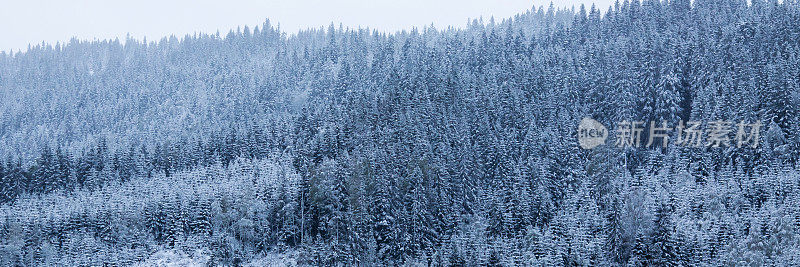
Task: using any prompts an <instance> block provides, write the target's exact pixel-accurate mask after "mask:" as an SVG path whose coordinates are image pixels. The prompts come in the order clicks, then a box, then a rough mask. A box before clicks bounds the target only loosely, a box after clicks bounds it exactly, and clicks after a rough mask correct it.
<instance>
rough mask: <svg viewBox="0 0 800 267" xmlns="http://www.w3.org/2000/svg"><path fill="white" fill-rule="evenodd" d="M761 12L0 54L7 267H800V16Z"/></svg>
mask: <svg viewBox="0 0 800 267" xmlns="http://www.w3.org/2000/svg"><path fill="white" fill-rule="evenodd" d="M750 2H751V3H750V4H748V3H747V2H746V1H744V0H741V1H740V0H695V1H693V2H692V3H690V1H688V0H676V1H672V2H659V1H657V0H647V1H645V2H639V1H636V0H634V1H632V2H628V1H627V0H626V1H625V2H621V3H618V4H616V5H615V6H612V7H610V8H608V9H606V8H605V7H603V10H600V9H597V8H595V7H591V8H584V7H580V8H576V9H567V10H556V9H554V8H553V7H552V5H551V6H550V7H537V8H533V9H531V10H530V11H527V12H525V13H521V14H519V15H517V16H515V17H513V18H508V19H502V20H500V19H498V20H495V19H483V20H474V21H472V22H470V23H469V24H468V25H466V27H463V28H448V29H435V28H433V27H426V28H424V29H415V30H411V31H404V32H396V33H385V32H379V31H372V30H368V29H347V28H343V27H341V26H336V25H330V26H329V27H327V28H324V29H323V28H321V29H316V30H307V31H301V32H299V33H284V32H282V31H281V30H280V29H279V28H276V27H273V26H272V25H271V24H270V23H269V22H267V23H264V25H262V26H261V27H256V28H253V29H250V28H248V27H244V28H243V29H240V30H237V31H232V32H229V33H227V34H225V35H221V34H219V33H216V34H198V35H192V36H185V37H182V38H180V39H179V38H176V37H171V38H165V39H162V40H159V41H157V42H149V41H138V40H134V39H129V40H124V41H121V40H104V41H93V42H86V41H79V40H73V41H71V42H69V43H67V44H55V45H53V44H42V45H39V46H34V47H31V48H29V49H28V50H27V51H26V52H13V53H6V52H0V156H1V157H2V164H0V203H2V204H0V265H3V266H13V265H18V266H30V265H116V264H123V265H128V264H133V263H136V262H141V261H145V260H147V259H148V258H149V256H150V255H153V254H154V253H156V252H158V251H163V250H177V251H184V252H185V253H187V254H192V253H195V252H198V251H199V252H198V253H200V254H203V255H205V256H207V257H206V258H203V257H201V258H203V259H204V260H207V261H209V263H213V264H221V265H240V264H245V263H248V262H253V261H255V262H259V261H258V260H259V259H261V258H263V257H265V256H266V255H271V254H274V253H287V255H296V262H297V263H300V264H311V265H331V264H337V263H341V264H345V265H368V266H369V265H399V264H423V265H436V266H440V265H445V266H449V265H455V266H461V265H467V266H483V265H503V266H515V265H545V266H551V265H570V266H574V265H629V264H630V265H634V266H636V265H678V266H684V265H689V266H695V265H710V266H719V265H800V235H799V234H800V163H798V157H800V2H798V1H796V0H783V1H782V2H775V1H770V2H762V1H759V0H752V1H750ZM586 117H589V118H593V119H595V120H597V121H599V122H600V123H602V124H604V125H606V126H609V128H610V129H611V130H613V128H615V127H614V126H616V125H618V123H619V122H622V121H631V120H633V121H646V122H647V121H655V122H661V121H664V122H668V123H669V124H670V125H671V126H672V127H675V125H677V124H678V122H679V121H687V122H688V121H702V122H711V121H719V120H726V121H732V122H740V121H748V122H756V121H758V122H761V123H762V124H763V129H762V131H761V134H760V139H759V140H757V143H758V145H757V146H755V147H752V146H741V147H740V146H737V145H736V141H735V140H734V139H733V138H732V137H733V133H732V134H731V138H732V139H731V140H732V145H727V146H721V147H714V146H709V145H705V144H704V145H701V146H698V147H686V146H679V145H677V144H676V142H674V141H670V142H669V145H668V146H666V147H657V146H653V147H644V146H643V147H617V146H615V145H614V144H613V142H612V141H609V142H608V143H607V144H606V145H602V146H599V147H597V148H594V149H581V148H580V147H579V146H578V140H577V137H578V134H577V132H576V129H577V127H578V123H579V122H580V121H581V119H582V118H586ZM734 133H735V131H734ZM612 134H613V132H612ZM645 140H646V138H645ZM262 262H263V260H262Z"/></svg>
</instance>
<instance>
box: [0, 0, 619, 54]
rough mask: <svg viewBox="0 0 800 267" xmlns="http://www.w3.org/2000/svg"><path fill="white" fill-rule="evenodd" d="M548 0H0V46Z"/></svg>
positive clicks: (432, 14) (425, 14) (545, 1)
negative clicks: (266, 21)
mask: <svg viewBox="0 0 800 267" xmlns="http://www.w3.org/2000/svg"><path fill="white" fill-rule="evenodd" d="M553 2H554V4H555V6H557V7H558V6H562V7H572V6H575V7H576V8H578V7H579V6H580V4H581V3H583V4H585V5H586V8H587V9H588V8H589V7H590V6H591V3H592V2H595V3H596V4H597V7H598V8H599V9H600V10H602V11H603V12H605V11H606V10H607V9H608V7H609V6H610V5H612V4H613V2H614V0H596V1H592V0H577V1H569V0H553ZM549 4H550V0H483V1H481V0H441V1H433V0H428V1H426V0H395V1H389V0H328V1H325V0H261V1H257V0H228V1H208V0H194V1H192V0H173V1H169V0H160V1H159V0H124V1H118V0H74V1H63V0H61V1H55V0H0V51H9V50H12V49H13V50H14V51H19V50H20V49H22V50H25V49H27V47H28V44H34V45H35V44H39V43H42V42H47V43H50V44H54V43H55V42H62V43H63V42H66V41H69V39H70V38H72V37H77V38H78V39H82V40H93V39H113V38H115V37H119V38H120V40H124V39H125V36H126V35H127V34H130V35H131V36H132V37H134V38H137V39H141V38H142V37H144V36H146V37H147V39H148V40H157V39H160V38H161V37H164V36H169V35H170V34H175V35H176V36H178V37H181V36H183V35H185V34H187V33H194V32H206V33H214V32H216V31H217V30H219V31H220V33H221V34H222V35H223V36H224V34H225V33H227V31H228V30H230V29H235V28H236V27H237V26H243V25H249V26H250V27H251V28H252V27H253V26H255V25H261V24H262V23H263V22H264V21H265V20H266V19H267V18H269V19H270V21H271V22H272V23H273V25H274V24H276V23H279V24H280V26H281V30H282V31H284V32H287V33H294V32H297V31H298V30H300V29H306V28H318V27H320V26H327V25H329V24H330V23H331V22H334V23H336V24H337V25H338V24H339V23H342V24H344V26H346V27H351V28H355V27H359V26H362V27H367V26H368V27H370V28H371V29H378V30H383V31H397V30H401V29H410V28H411V27H414V26H416V27H422V26H424V25H430V24H431V23H433V24H434V25H435V26H436V27H437V28H444V27H447V26H448V25H452V26H456V27H462V26H464V25H466V23H467V19H469V18H478V17H481V16H483V17H484V18H486V19H488V18H489V17H490V16H494V17H495V19H498V20H500V19H502V18H507V17H510V16H513V15H514V14H517V13H522V12H525V11H526V10H528V9H530V8H531V7H533V6H536V7H537V8H538V7H539V6H545V7H547V6H549Z"/></svg>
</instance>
